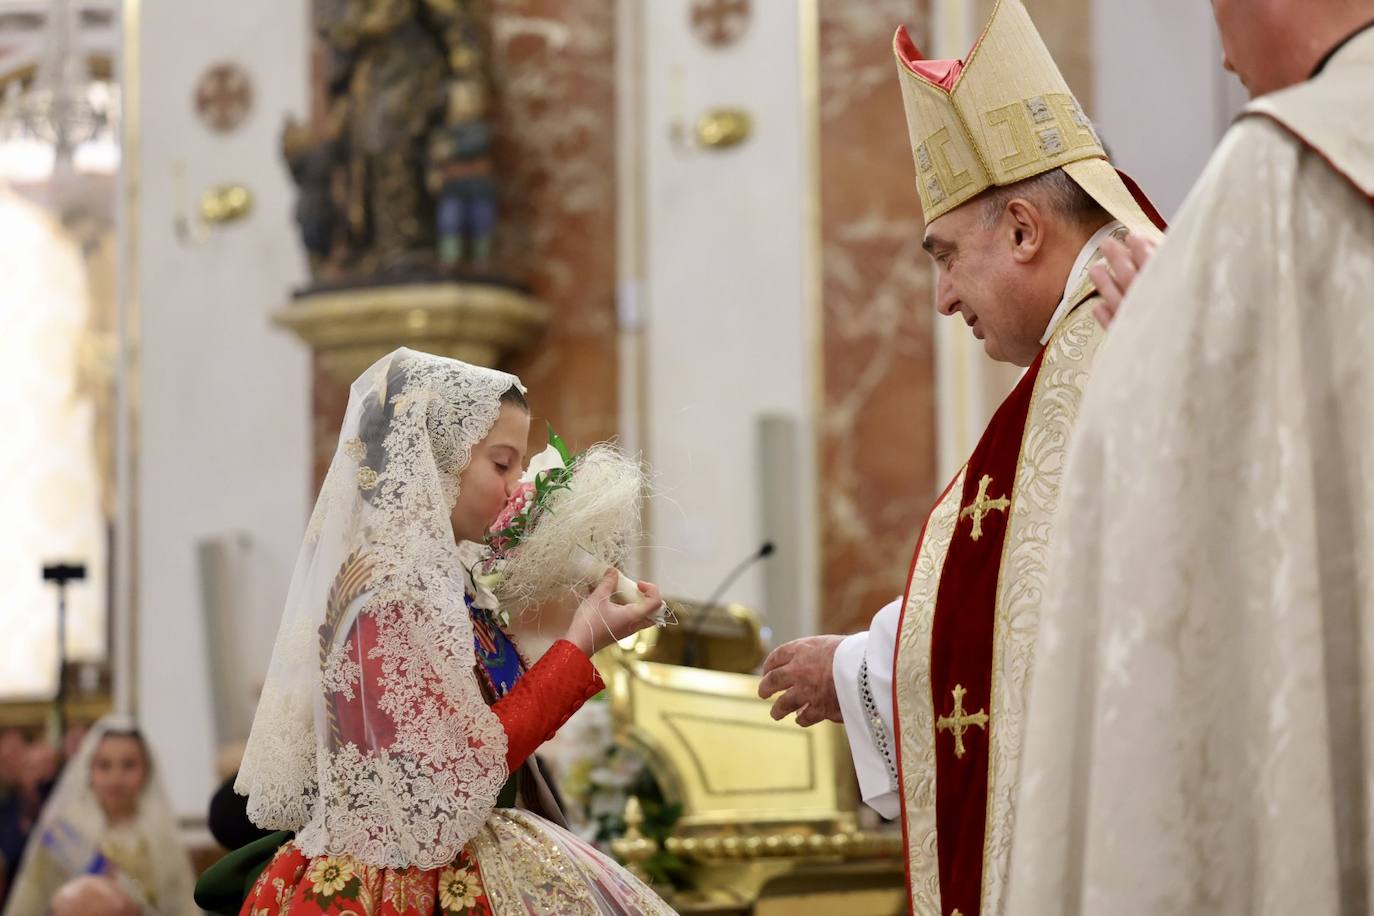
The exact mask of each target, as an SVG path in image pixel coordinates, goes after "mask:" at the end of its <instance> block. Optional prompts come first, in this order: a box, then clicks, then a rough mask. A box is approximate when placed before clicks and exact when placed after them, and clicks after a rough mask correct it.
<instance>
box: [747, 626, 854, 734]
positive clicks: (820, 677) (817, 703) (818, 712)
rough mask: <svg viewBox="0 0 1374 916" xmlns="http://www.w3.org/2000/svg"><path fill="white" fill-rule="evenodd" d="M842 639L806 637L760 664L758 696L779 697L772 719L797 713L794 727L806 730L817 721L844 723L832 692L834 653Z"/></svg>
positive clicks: (783, 645) (837, 698)
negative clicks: (779, 692)
mask: <svg viewBox="0 0 1374 916" xmlns="http://www.w3.org/2000/svg"><path fill="white" fill-rule="evenodd" d="M843 641H844V637H843V636H807V637H804V638H802V639H794V640H792V641H791V642H789V643H783V644H782V645H780V646H778V647H777V648H776V649H774V650H773V651H772V652H770V653H769V654H768V657H767V658H766V659H764V661H763V680H761V681H759V696H760V697H761V698H763V699H765V700H766V699H768V698H769V697H771V696H772V695H773V694H775V693H777V692H778V691H782V696H780V697H778V699H777V701H776V702H775V703H774V704H773V710H772V715H773V718H774V719H781V718H783V717H785V716H787V715H788V714H789V713H792V712H795V713H796V714H797V724H798V725H800V726H802V727H803V728H805V727H806V726H808V725H815V724H816V723H817V722H825V721H830V722H843V721H844V715H843V713H841V712H840V698H839V696H838V695H837V694H836V693H835V675H834V673H833V672H834V667H833V666H834V663H835V650H836V649H838V648H839V645H840V643H841V642H843Z"/></svg>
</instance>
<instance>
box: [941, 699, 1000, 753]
mask: <svg viewBox="0 0 1374 916" xmlns="http://www.w3.org/2000/svg"><path fill="white" fill-rule="evenodd" d="M967 692H968V691H966V690H964V685H963V684H955V685H954V708H953V709H951V710H950V711H949V715H947V716H941V717H940V718H939V719H937V720H936V722H935V730H936V731H942V732H944V731H949V732H954V756H955V757H963V756H964V732H966V731H968V730H969V729H970V728H972V727H973V726H975V725H976V726H978V727H979V728H981V729H983V730H984V731H986V730H987V727H988V714H987V713H985V712H983V710H981V709H980V710H978V711H977V712H975V713H972V714H967V713H965V712H964V694H965V693H967Z"/></svg>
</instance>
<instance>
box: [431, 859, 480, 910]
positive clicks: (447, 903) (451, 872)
mask: <svg viewBox="0 0 1374 916" xmlns="http://www.w3.org/2000/svg"><path fill="white" fill-rule="evenodd" d="M481 896H482V881H481V879H480V878H478V877H477V874H476V873H475V872H470V871H468V870H467V869H466V868H446V869H444V870H443V871H442V872H441V873H440V874H439V905H440V906H442V907H443V908H444V911H445V912H461V911H463V910H466V909H468V908H469V907H472V906H475V905H476V904H477V901H478V899H479V898H481Z"/></svg>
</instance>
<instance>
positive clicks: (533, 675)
mask: <svg viewBox="0 0 1374 916" xmlns="http://www.w3.org/2000/svg"><path fill="white" fill-rule="evenodd" d="M605 688H606V684H605V682H603V681H602V680H601V675H599V674H597V673H596V668H594V667H592V661H591V659H589V658H587V656H586V655H585V654H584V653H583V652H582V650H581V649H579V648H577V646H574V645H573V644H572V643H570V642H568V641H567V640H566V639H560V640H559V641H558V642H556V643H554V644H553V646H552V647H551V648H550V649H549V651H547V652H545V653H544V657H543V658H541V659H539V661H537V662H535V663H534V665H533V666H532V667H531V668H530V670H528V671H526V672H525V673H524V674H523V675H521V677H520V680H518V681H516V683H515V686H514V687H512V688H511V689H510V692H509V693H507V694H506V695H505V696H504V697H502V698H501V699H499V700H497V701H496V702H495V703H494V704H493V705H492V707H491V709H492V712H494V713H496V715H497V718H499V719H500V720H501V725H502V726H504V727H505V729H506V745H507V746H506V767H507V769H508V770H509V771H510V772H512V773H514V772H515V771H516V770H517V769H518V768H519V767H520V765H521V764H522V763H524V762H525V760H526V758H528V757H529V756H530V755H531V754H533V753H534V752H535V751H536V750H537V749H538V748H539V745H541V744H543V743H544V742H545V741H548V740H549V739H550V738H552V737H553V736H554V734H555V733H556V732H557V731H558V730H559V729H560V728H562V727H563V723H564V722H567V721H568V719H570V718H571V717H572V714H573V713H575V712H577V711H578V710H579V709H581V708H582V704H583V703H585V702H587V701H588V700H590V699H591V698H592V697H594V696H596V695H597V694H598V693H600V692H601V691H602V690H604V689H605Z"/></svg>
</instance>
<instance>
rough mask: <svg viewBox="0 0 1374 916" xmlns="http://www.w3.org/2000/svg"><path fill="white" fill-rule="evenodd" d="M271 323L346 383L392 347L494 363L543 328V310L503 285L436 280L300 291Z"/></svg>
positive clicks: (545, 318)
mask: <svg viewBox="0 0 1374 916" xmlns="http://www.w3.org/2000/svg"><path fill="white" fill-rule="evenodd" d="M272 320H273V321H274V322H275V323H276V324H278V325H280V326H282V327H285V328H289V329H290V330H292V331H294V332H295V333H296V334H297V335H298V336H299V337H300V338H301V339H302V340H304V341H305V342H306V343H308V344H309V345H310V347H311V349H313V350H314V351H315V352H316V353H318V354H319V357H320V363H321V365H322V366H323V367H324V369H325V371H327V372H328V373H329V374H330V376H331V377H333V378H334V379H336V380H337V381H339V382H340V383H342V384H344V385H348V384H351V383H352V381H353V380H354V379H355V378H357V377H358V376H359V375H361V374H362V372H363V370H364V369H366V368H367V367H368V366H370V365H372V363H374V362H376V361H377V360H378V359H380V358H381V357H382V356H384V355H386V354H387V353H389V352H391V351H392V350H394V349H396V348H397V347H411V348H413V349H416V350H423V351H425V352H427V353H433V354H435V355H438V356H450V357H453V358H454V359H461V360H463V361H464V362H469V363H474V364H476V365H481V366H496V365H497V364H498V363H499V362H500V361H501V360H502V359H504V358H505V357H507V356H509V355H510V354H512V353H516V352H519V351H521V350H524V349H525V348H526V346H527V345H528V344H529V342H530V341H531V340H533V339H534V337H535V336H536V335H538V334H539V332H540V331H542V330H543V328H544V326H545V325H546V324H547V323H548V320H549V309H548V306H546V305H544V304H542V303H540V302H537V301H535V300H534V299H532V298H530V297H529V296H527V295H525V294H524V293H521V292H519V291H517V290H514V289H511V288H509V287H506V286H499V285H496V284H490V283H470V282H461V281H434V282H425V283H406V284H396V285H388V286H368V287H359V288H356V289H343V290H325V291H318V292H309V293H304V294H302V295H300V296H299V297H297V298H296V300H295V301H294V302H293V303H292V304H291V305H288V306H287V307H286V308H283V309H279V310H278V311H277V312H275V313H274V314H273V315H272Z"/></svg>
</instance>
